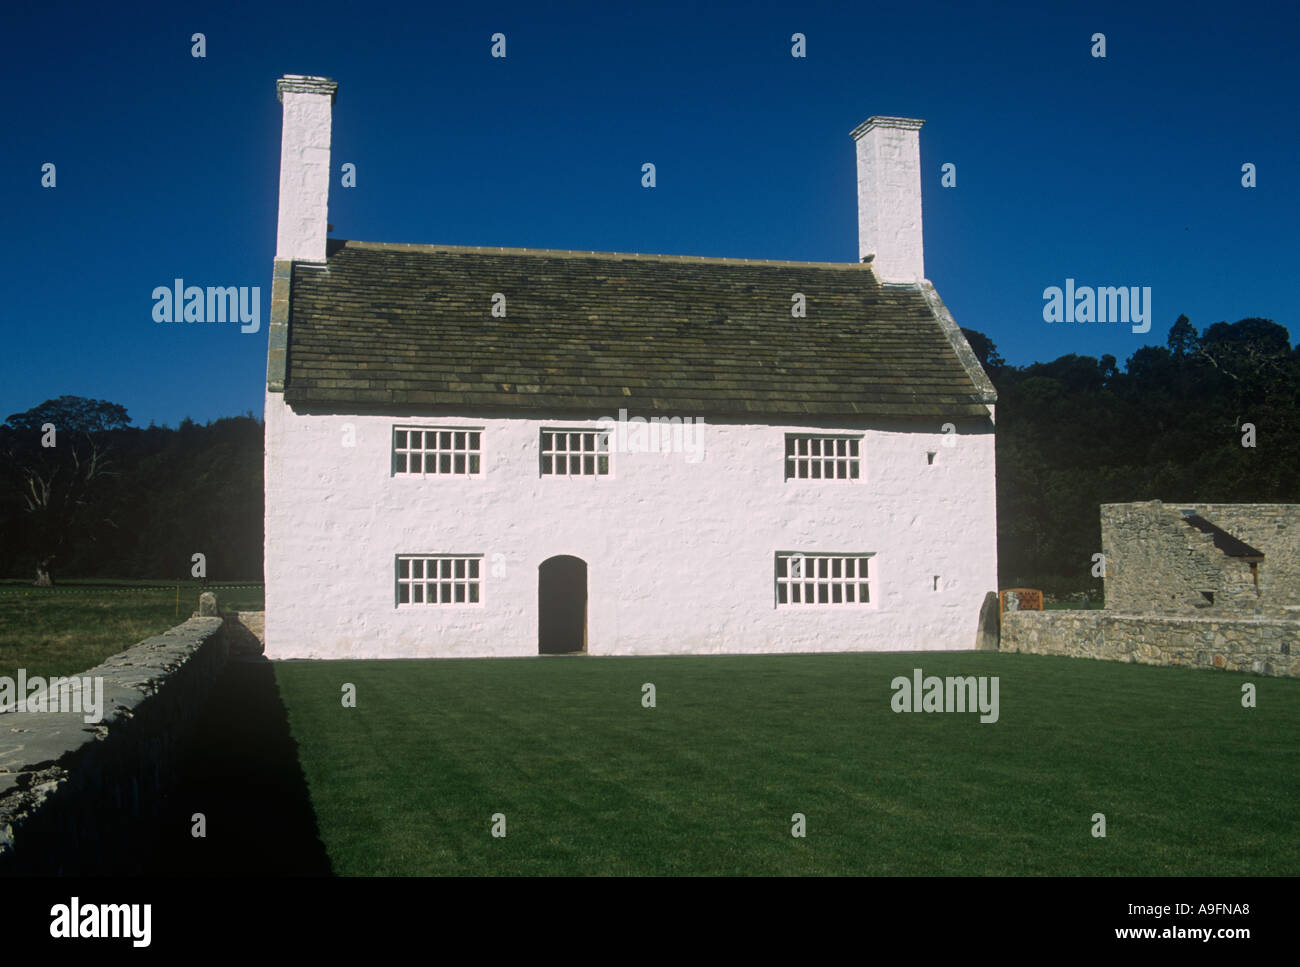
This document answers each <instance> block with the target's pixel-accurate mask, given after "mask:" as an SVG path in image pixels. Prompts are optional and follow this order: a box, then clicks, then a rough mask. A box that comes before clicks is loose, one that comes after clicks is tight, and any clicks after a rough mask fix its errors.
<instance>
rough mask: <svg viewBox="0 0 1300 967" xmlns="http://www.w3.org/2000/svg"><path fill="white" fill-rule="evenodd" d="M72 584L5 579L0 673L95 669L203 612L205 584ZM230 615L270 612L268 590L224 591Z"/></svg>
mask: <svg viewBox="0 0 1300 967" xmlns="http://www.w3.org/2000/svg"><path fill="white" fill-rule="evenodd" d="M165 583H166V582H163V581H109V580H100V579H94V580H86V581H64V582H60V583H59V585H58V586H57V587H53V588H34V587H32V586H31V582H30V581H27V582H18V581H0V676H10V677H12V676H14V675H16V673H17V670H18V669H19V668H25V669H26V670H27V674H28V675H29V676H31V675H41V676H49V675H71V674H74V673H76V672H80V671H85V670H86V669H87V668H93V667H94V666H95V665H98V664H99V663H100V662H101V661H103V660H104V659H105V658H107V657H109V656H110V655H115V654H117V653H118V652H120V651H125V650H126V649H127V648H130V647H131V646H132V645H134V644H135V643H136V642H138V641H142V640H143V639H145V638H148V637H150V636H151V635H156V634H161V633H162V632H164V631H166V630H167V629H168V628H171V627H172V626H174V625H177V624H179V623H180V622H182V621H184V620H185V619H187V618H188V617H189V616H190V615H191V614H193V613H194V612H195V611H197V610H198V607H199V591H200V588H199V585H198V582H195V581H186V582H183V583H181V584H180V585H179V589H178V587H177V585H176V584H173V585H172V586H171V587H162V588H160V587H158V585H162V584H165ZM212 589H213V590H215V591H216V594H217V601H218V602H219V604H220V606H221V607H222V608H223V609H225V610H228V611H257V610H260V609H261V608H262V600H263V592H262V588H261V586H260V585H250V586H246V587H241V588H230V589H227V588H224V587H222V586H220V585H219V584H216V583H215V582H214V584H213V588H212Z"/></svg>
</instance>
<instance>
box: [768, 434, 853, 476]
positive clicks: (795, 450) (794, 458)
mask: <svg viewBox="0 0 1300 967" xmlns="http://www.w3.org/2000/svg"><path fill="white" fill-rule="evenodd" d="M864 436H865V434H862V433H804V432H795V431H789V432H787V433H786V434H785V442H784V450H783V452H782V456H781V459H782V473H783V474H784V475H785V479H786V480H796V481H800V482H802V481H806V480H816V481H822V480H831V481H837V482H843V483H861V482H862V481H863V479H864V477H865V474H864V473H863V472H862V451H863V449H864V447H863V437H864ZM841 444H842V446H841ZM828 446H829V450H830V452H829V453H828V452H827V449H828ZM840 450H843V451H844V452H843V453H840V452H838V451H840ZM801 451H802V452H801ZM828 467H829V468H830V469H831V470H832V471H833V473H832V475H831V476H829V477H828V476H826V475H825V473H824V471H825V470H826V469H827V468H828ZM800 469H805V470H806V471H807V473H806V475H805V476H800V474H799V472H798V471H799V470H800ZM814 470H816V474H815V475H814V473H813V471H814ZM841 471H843V476H840V475H839V474H840V472H841Z"/></svg>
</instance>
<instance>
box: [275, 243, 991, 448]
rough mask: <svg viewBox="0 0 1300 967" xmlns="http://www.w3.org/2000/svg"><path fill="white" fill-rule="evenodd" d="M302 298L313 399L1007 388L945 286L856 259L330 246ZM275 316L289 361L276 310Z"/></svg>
mask: <svg viewBox="0 0 1300 967" xmlns="http://www.w3.org/2000/svg"><path fill="white" fill-rule="evenodd" d="M497 292H500V293H503V294H504V295H505V297H506V317H505V318H504V319H502V318H494V317H493V316H492V315H491V306H492V297H493V293H497ZM796 292H801V293H803V294H804V295H805V296H806V299H807V317H806V318H803V319H796V318H792V317H791V306H792V304H793V303H792V301H791V296H792V295H793V294H794V293H796ZM288 305H289V310H288V316H289V327H288V343H287V348H288V352H287V363H285V364H284V365H285V372H284V375H283V387H284V393H285V399H286V400H287V401H288V402H289V403H290V404H292V405H295V406H300V407H307V408H310V409H315V410H322V409H323V410H332V411H338V412H352V411H361V410H367V409H375V408H379V409H389V410H391V409H423V408H433V409H440V410H447V409H454V410H459V411H464V412H471V411H475V410H480V411H482V410H503V409H504V410H509V409H526V410H533V411H537V410H548V411H553V412H554V411H577V412H583V413H600V414H605V415H611V416H616V415H617V411H618V409H619V408H626V409H627V410H628V412H629V413H630V414H631V415H652V414H672V415H679V416H691V415H699V416H704V415H723V416H736V417H743V416H754V417H759V418H761V417H782V418H789V419H790V421H791V422H798V420H797V419H795V418H800V417H840V418H845V417H864V416H865V417H904V418H911V417H917V418H920V417H923V418H932V419H940V418H942V419H950V418H962V417H985V416H987V410H986V409H985V407H984V406H983V405H982V404H983V403H985V402H993V401H994V399H995V398H996V396H995V394H994V392H993V387H992V385H991V384H990V383H989V382H988V379H987V377H986V376H985V375H984V373H983V371H982V370H980V368H979V364H978V363H977V362H976V361H975V357H974V355H973V353H971V352H970V349H969V346H968V345H967V344H966V341H965V339H964V338H962V337H961V335H960V332H959V330H957V327H956V324H955V323H953V321H952V319H951V316H949V315H948V313H947V310H946V309H944V308H943V306H942V303H941V302H939V300H938V297H937V295H935V294H934V292H933V289H932V288H931V287H929V286H928V283H926V284H924V285H923V286H911V287H907V286H882V285H881V284H880V283H879V282H877V281H876V276H875V274H874V273H873V272H872V271H871V270H870V268H869V267H867V266H863V265H855V264H852V263H843V264H841V263H798V262H758V261H746V260H737V259H708V258H686V257H677V256H650V255H618V254H604V253H582V252H555V251H546V250H527V249H488V248H462V247H449V246H434V245H418V246H417V245H391V244H383V243H368V242H342V241H331V243H330V252H329V255H328V261H327V263H326V264H325V265H324V266H312V265H308V264H303V263H294V265H293V267H292V274H291V288H290V290H289V300H288ZM282 315H283V313H282ZM271 328H272V333H271V338H272V346H273V355H272V360H273V366H272V368H274V360H275V358H276V351H275V349H274V347H275V346H276V340H277V326H276V318H275V312H274V305H273V315H272V327H271ZM279 331H280V333H281V336H280V338H281V339H282V338H283V333H282V328H281V329H280V330H279ZM954 333H956V336H955V338H954V335H953V334H954ZM281 358H283V354H281ZM972 365H973V367H974V368H973V369H972V368H971V367H972ZM271 385H272V388H276V386H275V379H274V377H272V380H271Z"/></svg>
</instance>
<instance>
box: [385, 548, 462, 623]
mask: <svg viewBox="0 0 1300 967" xmlns="http://www.w3.org/2000/svg"><path fill="white" fill-rule="evenodd" d="M403 564H406V565H407V568H406V576H405V577H403V576H402V565H403ZM443 564H447V565H448V567H447V569H446V570H447V571H448V576H447V577H445V578H444V577H443V576H442V571H443ZM458 564H459V565H462V566H463V567H462V568H460V569H458V568H457V565H458ZM417 565H418V568H417ZM431 567H433V568H435V569H436V570H437V572H438V573H437V574H436V575H434V576H433V577H430V568H431ZM417 569H418V570H419V572H420V576H419V577H417V576H416V571H417ZM458 570H459V571H460V575H461V576H459V577H457V572H458ZM483 572H484V560H483V555H482V554H397V555H395V556H394V560H393V602H394V603H395V604H396V606H397V607H398V608H399V609H402V610H406V609H409V608H481V607H482V606H483V577H484V573H483ZM403 587H406V588H407V589H408V591H407V599H406V600H405V601H403V600H402V588H403ZM459 587H463V588H464V590H463V591H462V592H461V594H462V600H460V601H457V600H456V594H457V588H459ZM417 588H419V592H418V596H419V597H420V599H421V600H419V601H416V600H415V598H416V597H417V591H416V589H417ZM430 591H433V593H434V597H435V598H436V599H437V600H433V601H430V600H429V592H430ZM444 594H446V595H447V596H448V598H449V599H450V600H447V601H444V600H442V596H443V595H444ZM472 597H473V598H477V600H470V599H471V598H472Z"/></svg>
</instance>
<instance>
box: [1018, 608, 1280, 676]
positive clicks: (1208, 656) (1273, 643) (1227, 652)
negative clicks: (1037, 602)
mask: <svg viewBox="0 0 1300 967" xmlns="http://www.w3.org/2000/svg"><path fill="white" fill-rule="evenodd" d="M1000 650H1001V651H1006V652H1020V653H1024V654H1030V655H1065V656H1068V657H1071V658H1099V659H1104V660H1107V661H1126V662H1138V663H1141V664H1144V665H1178V666H1184V667H1189V668H1219V669H1224V670H1227V671H1239V672H1249V673H1251V674H1254V675H1273V676H1285V677H1291V678H1300V620H1296V619H1286V618H1269V617H1249V618H1234V617H1227V618H1219V617H1181V616H1174V615H1149V614H1116V613H1113V612H1110V611H1014V612H1007V613H1005V614H1003V615H1002V639H1001V644H1000Z"/></svg>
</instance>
